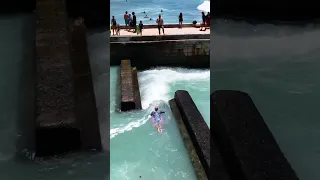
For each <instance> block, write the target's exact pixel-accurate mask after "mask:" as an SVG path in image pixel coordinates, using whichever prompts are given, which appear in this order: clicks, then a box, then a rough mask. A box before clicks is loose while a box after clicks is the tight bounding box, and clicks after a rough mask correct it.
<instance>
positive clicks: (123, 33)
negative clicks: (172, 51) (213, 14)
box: [111, 27, 210, 37]
mask: <svg viewBox="0 0 320 180" xmlns="http://www.w3.org/2000/svg"><path fill="white" fill-rule="evenodd" d="M164 34H165V35H183V34H210V29H207V30H206V31H200V28H194V27H192V28H182V29H179V28H165V29H164ZM142 35H143V36H155V35H159V32H158V29H157V28H152V29H144V30H143V31H142ZM161 35H162V30H161ZM115 36H116V35H115ZM120 36H140V34H139V35H137V33H133V32H132V30H131V32H128V31H127V30H125V29H121V30H120ZM111 37H112V30H111Z"/></svg>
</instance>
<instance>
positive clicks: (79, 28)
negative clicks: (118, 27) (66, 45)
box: [70, 19, 102, 150]
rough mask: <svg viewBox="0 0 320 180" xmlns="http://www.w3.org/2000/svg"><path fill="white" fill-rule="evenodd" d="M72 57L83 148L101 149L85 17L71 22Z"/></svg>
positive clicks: (77, 116) (77, 112) (77, 117)
mask: <svg viewBox="0 0 320 180" xmlns="http://www.w3.org/2000/svg"><path fill="white" fill-rule="evenodd" d="M70 34H71V36H70V39H71V52H72V53H71V59H72V66H73V70H74V73H75V74H74V80H75V96H76V111H75V112H76V119H77V122H78V123H79V124H80V127H81V145H82V148H83V149H96V150H100V149H101V147H102V146H101V137H100V129H99V120H98V111H97V107H96V101H95V100H96V99H95V94H94V89H93V82H92V75H91V68H90V62H89V55H88V50H87V40H86V36H87V31H86V27H85V25H84V21H83V19H77V20H75V21H73V22H72V23H71V27H70Z"/></svg>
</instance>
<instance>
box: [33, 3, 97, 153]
mask: <svg viewBox="0 0 320 180" xmlns="http://www.w3.org/2000/svg"><path fill="white" fill-rule="evenodd" d="M36 18H37V19H36V20H37V25H36V26H37V27H36V34H37V35H36V63H37V82H36V94H37V98H36V101H37V103H36V104H37V119H36V153H37V156H47V155H53V154H58V153H64V152H67V151H72V150H80V149H81V148H90V149H91V148H94V147H96V148H97V149H99V146H101V144H100V143H101V142H99V141H100V135H99V131H98V132H96V131H97V129H99V128H97V123H94V122H97V118H96V110H95V103H94V95H93V94H92V80H91V78H90V77H91V76H90V66H89V65H88V64H86V61H87V60H88V59H87V55H86V50H84V48H86V42H85V41H83V38H85V37H83V38H82V37H81V28H78V27H79V26H78V25H77V24H74V26H73V28H74V29H73V30H74V32H73V34H70V33H69V31H68V30H69V29H68V27H69V25H68V21H67V20H68V18H67V13H66V7H65V1H64V0H43V1H38V2H37V11H36ZM82 33H83V32H82ZM70 35H72V36H71V38H70ZM71 40H72V42H73V43H77V45H75V44H73V48H74V49H73V50H74V51H72V53H71V48H70V47H72V46H71V42H70V41H71ZM77 51H84V52H82V54H81V55H82V57H80V59H77V58H79V56H76V54H77V53H76V52H77ZM77 55H78V54H77ZM72 59H74V60H75V59H77V60H75V61H76V62H77V63H73V66H72ZM83 64H85V65H83ZM75 72H76V75H75ZM90 83H91V86H90ZM88 84H89V85H88ZM88 106H90V107H88ZM86 108H88V109H86ZM83 109H86V111H85V112H81V111H83ZM76 110H78V111H76ZM88 121H91V122H88ZM94 131H95V132H94ZM98 138H99V140H98Z"/></svg>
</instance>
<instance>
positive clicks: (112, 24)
mask: <svg viewBox="0 0 320 180" xmlns="http://www.w3.org/2000/svg"><path fill="white" fill-rule="evenodd" d="M111 26H112V35H113V36H114V31H115V30H116V28H117V21H116V19H115V18H114V16H112V19H111Z"/></svg>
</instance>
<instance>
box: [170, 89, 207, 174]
mask: <svg viewBox="0 0 320 180" xmlns="http://www.w3.org/2000/svg"><path fill="white" fill-rule="evenodd" d="M174 100H175V102H176V105H177V107H178V110H179V112H180V114H181V119H182V121H183V122H184V124H185V127H186V129H187V131H188V134H189V136H190V138H191V140H192V143H193V146H194V147H195V150H196V153H197V155H198V157H199V160H200V162H201V164H202V166H203V168H204V170H205V172H206V175H207V177H210V129H209V127H208V125H207V124H206V122H205V121H204V119H203V117H202V115H201V114H200V112H199V110H198V108H197V106H196V105H195V103H194V102H193V100H192V98H191V96H190V94H189V93H188V91H185V90H178V91H176V92H175V95H174Z"/></svg>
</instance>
